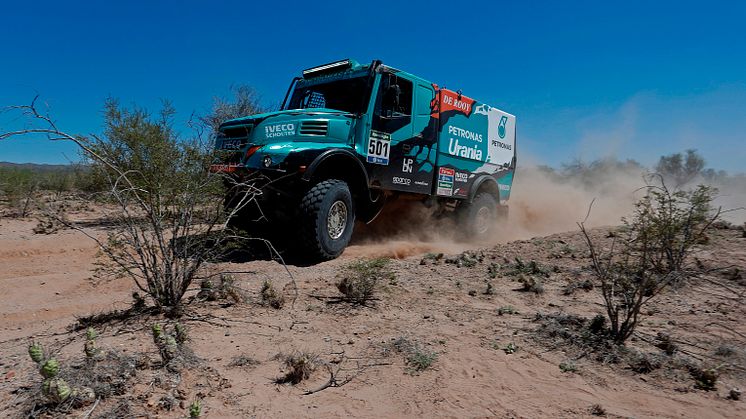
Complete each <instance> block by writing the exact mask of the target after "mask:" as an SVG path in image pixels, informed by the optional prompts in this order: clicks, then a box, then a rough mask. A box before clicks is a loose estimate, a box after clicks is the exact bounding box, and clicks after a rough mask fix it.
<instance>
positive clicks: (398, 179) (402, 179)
mask: <svg viewBox="0 0 746 419" xmlns="http://www.w3.org/2000/svg"><path fill="white" fill-rule="evenodd" d="M393 182H394V185H411V184H412V179H408V178H405V177H396V176H394V178H393Z"/></svg>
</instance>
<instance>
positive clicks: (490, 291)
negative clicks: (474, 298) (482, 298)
mask: <svg viewBox="0 0 746 419" xmlns="http://www.w3.org/2000/svg"><path fill="white" fill-rule="evenodd" d="M482 294H484V295H495V287H494V286H493V285H492V282H490V281H487V288H485V290H484V292H483V293H482Z"/></svg>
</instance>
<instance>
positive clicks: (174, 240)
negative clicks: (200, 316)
mask: <svg viewBox="0 0 746 419" xmlns="http://www.w3.org/2000/svg"><path fill="white" fill-rule="evenodd" d="M35 101H36V100H34V101H33V102H32V104H31V105H28V106H16V107H11V108H10V109H11V111H17V112H19V113H21V114H22V116H25V117H28V119H29V120H30V121H29V125H31V126H32V128H27V129H23V130H20V131H12V132H5V133H0V140H5V139H8V138H11V137H16V136H23V135H43V136H46V138H47V139H48V140H52V141H70V142H72V143H74V144H76V145H77V146H78V148H79V150H80V152H81V154H82V155H83V156H84V157H85V158H86V162H87V163H88V165H89V166H90V172H91V175H92V176H95V177H97V178H98V179H100V180H102V182H103V183H104V184H105V185H106V186H107V188H106V191H105V192H104V193H103V197H104V199H106V200H107V201H108V202H109V203H111V204H112V206H113V208H114V209H113V211H112V213H111V214H109V219H108V221H109V222H110V225H111V229H110V230H109V233H108V236H107V238H106V239H105V240H100V239H99V238H98V237H96V236H93V235H90V234H89V233H88V232H87V231H86V230H85V229H79V230H80V231H81V232H83V233H84V234H86V235H88V237H90V238H91V239H92V240H94V241H96V242H97V243H98V245H99V248H100V250H101V259H100V260H99V269H98V271H97V274H98V275H100V276H107V277H109V276H111V277H129V278H131V279H132V280H133V281H134V282H135V284H136V286H137V287H138V288H139V289H140V290H141V291H143V292H144V293H145V294H146V295H148V296H149V297H150V298H151V299H152V301H153V302H154V304H155V306H156V307H158V308H159V309H163V310H166V311H174V312H178V309H179V306H180V304H181V300H182V297H183V296H184V294H185V293H186V291H187V290H188V289H189V287H190V285H191V284H192V283H193V282H194V281H199V280H201V279H203V278H204V277H203V276H202V269H201V268H202V267H203V265H204V264H205V263H206V262H207V261H209V260H212V259H213V258H214V257H215V256H216V253H217V252H219V251H220V248H221V246H220V245H221V243H223V242H224V241H225V240H227V239H228V237H230V236H231V233H230V231H228V230H226V229H225V227H226V225H227V222H228V221H229V220H230V218H231V217H232V216H233V215H235V214H236V213H237V212H238V211H240V210H241V209H242V206H244V205H246V204H248V203H249V202H251V201H252V200H253V197H254V196H255V195H256V193H257V191H256V190H255V189H254V188H253V187H252V186H251V185H245V187H239V186H241V185H237V180H236V179H235V178H233V177H230V176H227V175H225V174H223V173H216V172H211V171H210V170H208V168H209V167H210V165H211V164H212V162H213V161H214V160H215V157H216V151H215V150H213V138H212V137H209V138H205V137H203V132H204V128H205V126H204V125H202V126H194V127H196V129H195V130H194V134H193V135H192V136H190V137H189V138H182V137H181V136H180V135H179V133H178V131H177V130H176V129H174V127H173V115H174V113H175V111H174V109H173V108H172V107H171V106H170V105H169V104H168V103H165V104H164V106H163V109H162V110H161V112H160V114H159V115H157V116H153V115H151V114H149V113H148V112H147V111H145V110H143V109H139V108H134V109H127V108H123V107H121V106H120V105H119V104H118V103H117V102H116V101H115V100H111V99H110V100H108V101H107V102H106V105H105V108H104V127H105V129H104V135H102V136H97V135H91V136H81V135H73V134H69V133H66V132H64V131H62V130H60V129H59V128H58V127H57V125H56V124H55V122H54V120H53V119H52V118H51V117H50V116H47V115H43V114H41V113H39V112H38V110H37V108H36V106H35ZM211 127H212V126H210V129H211V130H212V128H211ZM210 133H212V131H211V132H210ZM226 184H227V185H228V186H230V187H235V188H238V189H240V190H241V191H242V192H241V193H242V196H243V199H241V200H239V202H240V205H237V206H236V207H235V208H233V209H231V210H230V211H229V212H228V213H226V211H225V209H224V207H223V198H224V195H225V189H224V187H225V185H226ZM73 227H75V226H73Z"/></svg>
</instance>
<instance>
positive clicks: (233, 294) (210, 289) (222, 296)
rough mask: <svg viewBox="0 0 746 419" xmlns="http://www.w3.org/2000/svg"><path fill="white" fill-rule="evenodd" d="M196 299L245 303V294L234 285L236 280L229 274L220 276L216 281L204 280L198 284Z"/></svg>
mask: <svg viewBox="0 0 746 419" xmlns="http://www.w3.org/2000/svg"><path fill="white" fill-rule="evenodd" d="M197 298H200V299H203V300H207V301H224V300H233V301H234V302H236V303H242V302H244V301H246V292H245V291H244V290H243V289H241V288H240V287H239V286H238V285H236V278H235V277H234V276H233V275H230V274H220V275H218V278H217V279H212V278H211V279H204V280H202V282H201V283H200V291H199V293H197Z"/></svg>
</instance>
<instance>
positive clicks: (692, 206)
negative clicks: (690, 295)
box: [579, 182, 720, 344]
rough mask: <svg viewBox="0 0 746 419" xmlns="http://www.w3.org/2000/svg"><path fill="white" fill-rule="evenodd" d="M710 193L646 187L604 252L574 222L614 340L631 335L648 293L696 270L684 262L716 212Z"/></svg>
mask: <svg viewBox="0 0 746 419" xmlns="http://www.w3.org/2000/svg"><path fill="white" fill-rule="evenodd" d="M714 193H715V191H714V190H713V189H711V188H709V187H707V186H702V185H700V186H699V187H697V188H696V189H694V190H692V191H688V192H686V191H670V190H669V189H668V188H667V187H666V185H665V183H663V182H661V185H660V186H648V187H647V188H646V193H645V195H644V196H643V197H642V198H641V199H640V200H639V201H638V202H637V203H636V204H635V210H634V213H633V214H632V216H631V217H630V218H623V219H622V223H623V226H622V228H621V229H620V231H619V232H618V233H617V234H615V235H614V236H615V237H614V238H613V242H612V245H611V248H610V250H609V251H608V252H606V253H604V254H601V253H599V251H598V249H599V247H598V245H597V244H595V243H594V242H593V241H592V240H591V238H590V235H589V234H588V232H587V231H586V228H585V226H584V224H583V223H579V227H580V230H581V232H582V233H583V236H584V237H585V240H586V244H587V246H588V249H589V250H590V255H591V261H592V268H593V273H594V275H595V276H596V278H597V279H598V280H599V282H600V283H601V287H600V291H601V294H602V296H603V298H604V303H605V305H606V313H607V316H608V318H609V323H610V333H611V336H612V337H613V339H614V341H615V342H616V343H618V344H622V343H624V341H626V340H627V338H629V337H630V336H631V335H632V333H633V332H634V330H635V327H636V326H637V323H638V321H639V318H640V313H641V309H642V307H643V306H644V305H645V304H646V303H647V302H648V301H650V299H651V298H654V297H655V296H657V295H658V294H660V293H661V292H662V291H663V290H664V289H666V287H668V286H669V285H671V284H675V283H678V282H680V281H683V280H684V279H685V278H689V277H692V276H694V275H695V274H697V273H698V271H699V268H697V267H692V266H689V264H688V263H687V262H688V260H689V257H690V255H691V254H692V251H693V247H694V246H695V245H696V244H699V243H701V242H703V240H704V238H705V237H706V233H707V231H708V229H709V228H711V226H712V223H713V222H715V221H716V220H717V219H718V217H719V215H720V211H719V210H718V211H714V213H713V209H712V207H711V202H712V200H713V197H714Z"/></svg>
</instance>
